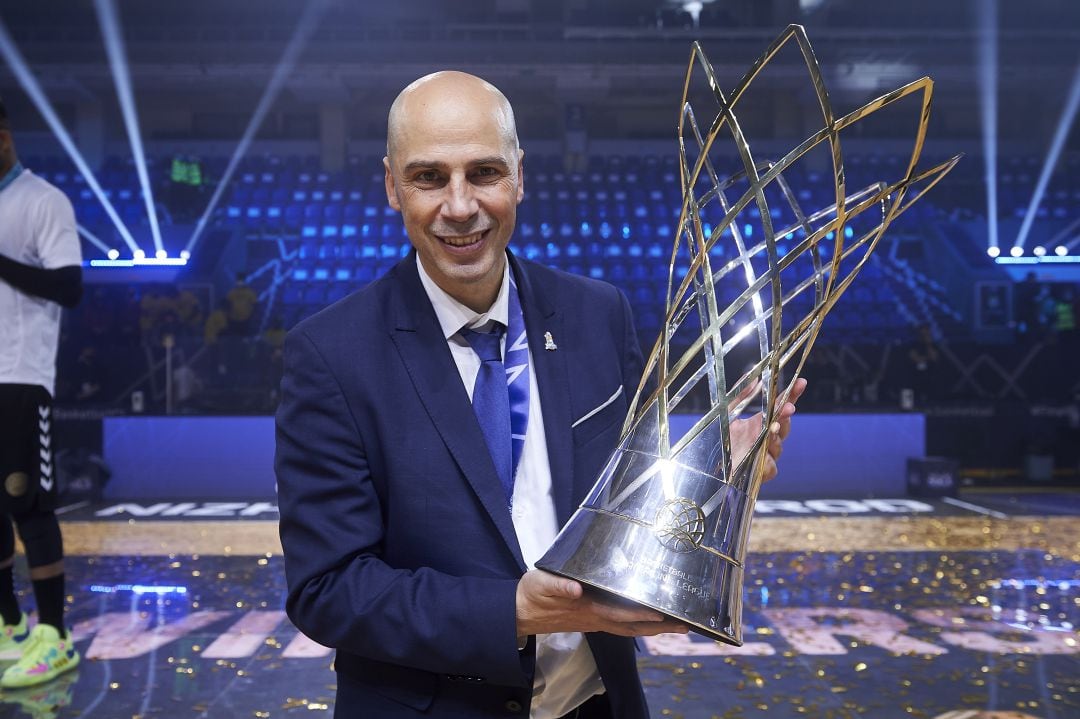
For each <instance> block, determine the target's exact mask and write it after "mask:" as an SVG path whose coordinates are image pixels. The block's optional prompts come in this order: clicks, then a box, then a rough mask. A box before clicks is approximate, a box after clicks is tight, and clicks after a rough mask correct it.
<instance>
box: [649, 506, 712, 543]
mask: <svg viewBox="0 0 1080 719" xmlns="http://www.w3.org/2000/svg"><path fill="white" fill-rule="evenodd" d="M653 532H655V533H656V538H657V539H659V540H660V544H662V545H664V546H665V547H667V548H668V549H670V550H671V551H673V552H679V553H680V554H685V553H686V552H692V551H694V550H695V549H697V548H698V547H700V546H701V539H702V537H704V536H705V514H704V512H702V511H701V507H699V506H697V504H695V503H694V502H693V501H691V500H689V499H686V498H685V497H676V498H675V499H673V500H671V501H670V502H665V503H664V505H663V506H662V507H660V509H659V511H657V513H656V520H655V521H654V522H653Z"/></svg>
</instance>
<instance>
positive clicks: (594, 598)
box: [517, 569, 689, 637]
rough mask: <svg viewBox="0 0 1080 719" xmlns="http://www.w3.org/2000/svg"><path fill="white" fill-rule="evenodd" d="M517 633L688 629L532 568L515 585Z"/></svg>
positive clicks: (631, 633)
mask: <svg viewBox="0 0 1080 719" xmlns="http://www.w3.org/2000/svg"><path fill="white" fill-rule="evenodd" d="M517 629H518V631H517V633H518V636H520V637H525V636H529V635H532V634H551V633H554V632H607V633H609V634H617V635H619V636H624V637H649V636H653V635H655V634H665V633H668V632H678V633H681V634H685V633H686V632H688V631H689V627H687V626H686V625H685V624H683V623H682V622H680V621H677V620H675V619H671V618H670V617H666V616H664V615H663V614H660V613H659V612H657V611H655V610H653V609H649V608H648V607H642V606H638V605H632V604H620V603H618V601H617V600H615V599H614V598H610V597H605V596H604V595H602V594H600V593H596V592H591V591H590V592H586V591H585V588H584V587H582V585H581V584H579V583H578V582H575V581H574V580H573V579H567V578H566V577H560V576H558V575H555V574H551V573H550V572H545V571H544V570H542V569H532V570H530V571H528V572H526V573H525V575H524V576H523V577H522V578H521V580H520V581H519V582H518V586H517Z"/></svg>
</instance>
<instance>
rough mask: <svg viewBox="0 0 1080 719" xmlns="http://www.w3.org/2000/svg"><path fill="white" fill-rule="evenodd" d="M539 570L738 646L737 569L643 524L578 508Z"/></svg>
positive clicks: (728, 560) (739, 582) (729, 561)
mask: <svg viewBox="0 0 1080 719" xmlns="http://www.w3.org/2000/svg"><path fill="white" fill-rule="evenodd" d="M586 536H588V541H584V540H585V537H586ZM629 548H632V549H629ZM536 566H537V567H538V568H540V569H543V570H545V571H548V572H551V573H553V574H558V575H560V576H563V577H567V578H569V579H573V580H575V581H578V582H581V583H582V584H584V585H586V586H588V587H592V588H594V589H599V590H601V591H604V592H607V593H609V594H611V595H614V596H615V597H617V598H620V599H624V600H629V601H631V602H634V603H635V604H640V605H642V606H646V607H649V608H650V609H655V610H656V611H658V612H660V613H661V614H664V615H665V616H668V617H671V618H672V619H675V620H677V621H680V622H682V623H684V624H686V625H687V626H689V627H690V628H691V629H692V630H693V631H694V632H696V633H698V634H701V635H703V636H705V637H708V638H709V639H715V640H717V641H719V642H722V643H724V644H730V645H733V646H737V647H738V646H742V643H743V641H742V627H741V618H742V573H743V570H742V567H741V566H740V565H739V564H738V563H736V562H735V561H733V560H732V559H731V558H728V557H722V556H720V555H718V554H716V553H714V552H710V551H708V550H706V549H703V548H700V547H699V548H697V549H694V550H693V551H689V552H677V551H673V550H671V549H669V548H667V547H665V546H664V545H663V544H661V542H660V541H659V540H658V539H657V537H656V535H655V533H654V531H653V528H652V527H651V526H650V525H647V524H645V523H643V522H640V521H635V520H633V519H630V518H627V517H624V516H621V515H616V514H612V513H610V512H605V511H602V510H597V509H593V508H590V507H582V508H581V509H579V510H578V511H577V512H576V513H575V514H574V516H573V517H571V519H570V521H569V522H568V523H567V525H566V527H564V528H563V531H562V532H561V533H560V534H559V536H558V537H557V538H556V539H555V542H554V544H552V546H551V548H550V549H549V550H548V551H547V553H546V554H544V556H543V557H541V558H540V560H539V561H538V562H537V563H536Z"/></svg>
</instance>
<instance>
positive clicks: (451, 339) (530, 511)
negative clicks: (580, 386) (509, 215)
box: [416, 257, 604, 719]
mask: <svg viewBox="0 0 1080 719" xmlns="http://www.w3.org/2000/svg"><path fill="white" fill-rule="evenodd" d="M416 266H417V270H418V271H419V273H420V282H421V283H422V284H423V285H424V290H425V291H426V292H427V296H428V299H430V300H431V304H432V306H433V307H434V308H435V315H436V316H437V317H438V320H439V325H440V327H441V328H442V331H443V336H444V337H446V341H447V344H448V345H449V346H450V353H451V354H452V355H453V357H454V363H455V364H456V365H457V368H458V372H459V373H460V374H461V381H462V383H464V385H465V390H466V391H467V392H468V393H469V399H470V400H472V394H473V385H475V384H476V375H477V374H478V373H479V372H480V357H479V356H478V355H477V354H476V352H474V351H473V349H472V347H470V346H469V343H468V342H466V341H465V339H464V338H463V337H462V336H461V335H460V334H459V331H460V330H462V329H464V328H469V329H477V330H481V331H488V330H489V326H490V324H491V323H492V322H501V323H502V325H503V326H504V327H506V326H507V325H508V324H509V322H508V321H507V318H508V316H509V292H510V263H509V262H507V263H506V265H505V266H504V269H503V279H502V286H501V287H500V288H499V294H498V296H497V297H496V298H495V303H494V304H492V305H491V308H490V309H488V311H487V312H485V313H483V314H478V313H476V312H473V311H472V310H471V309H469V308H468V307H466V306H465V305H463V304H461V303H460V302H458V301H457V300H455V299H454V298H453V297H451V296H450V295H448V294H447V293H446V292H445V291H444V290H443V289H442V288H441V287H439V286H438V285H437V284H435V281H434V280H433V279H431V277H430V276H429V275H428V273H427V272H426V271H425V270H424V266H423V263H421V262H420V258H419V257H417V259H416ZM505 346H506V335H505V334H504V335H503V347H504V349H505ZM511 516H512V518H513V522H514V531H515V533H516V534H517V539H518V544H519V545H520V546H521V554H522V557H523V558H524V560H525V564H526V565H527V566H528V567H529V568H530V569H532V568H533V567H534V566H535V563H536V560H538V559H540V557H542V556H543V554H544V552H546V551H547V549H548V547H550V546H551V543H552V542H553V541H554V540H555V535H556V534H558V533H559V525H558V520H557V519H556V517H555V501H554V499H553V498H552V495H551V465H550V463H549V462H548V453H547V437H546V436H545V433H544V416H543V413H542V412H541V409H540V392H539V390H537V387H536V369H535V367H534V358H533V356H532V352H531V351H530V353H529V426H528V428H527V430H526V432H525V447H524V449H523V450H522V453H521V459H520V460H519V462H518V467H517V471H516V472H515V474H514V501H513V508H512V510H511ZM603 691H604V684H603V682H601V681H600V673H599V672H598V671H597V669H596V661H595V660H594V659H593V656H592V651H591V650H590V649H589V644H588V642H586V641H585V636H584V635H583V634H581V633H580V632H562V633H559V634H540V635H537V637H536V679H535V680H534V682H533V701H532V711H531V712H530V714H529V716H530V718H531V719H555V718H556V717H560V716H562V715H563V714H567V713H569V712H571V711H573V710H574V708H576V707H577V706H578V705H580V704H583V703H584V702H585V701H586V700H588V699H589V698H590V697H592V696H593V695H594V694H599V693H601V692H603Z"/></svg>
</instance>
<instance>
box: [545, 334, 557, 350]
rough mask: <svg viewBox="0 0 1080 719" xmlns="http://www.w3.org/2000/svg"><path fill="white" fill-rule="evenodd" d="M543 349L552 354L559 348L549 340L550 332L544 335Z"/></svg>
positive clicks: (553, 341)
mask: <svg viewBox="0 0 1080 719" xmlns="http://www.w3.org/2000/svg"><path fill="white" fill-rule="evenodd" d="M544 349H546V350H547V351H548V352H554V351H555V350H557V349H559V346H558V345H557V344H555V340H553V339H552V338H551V333H550V332H545V333H544Z"/></svg>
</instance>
